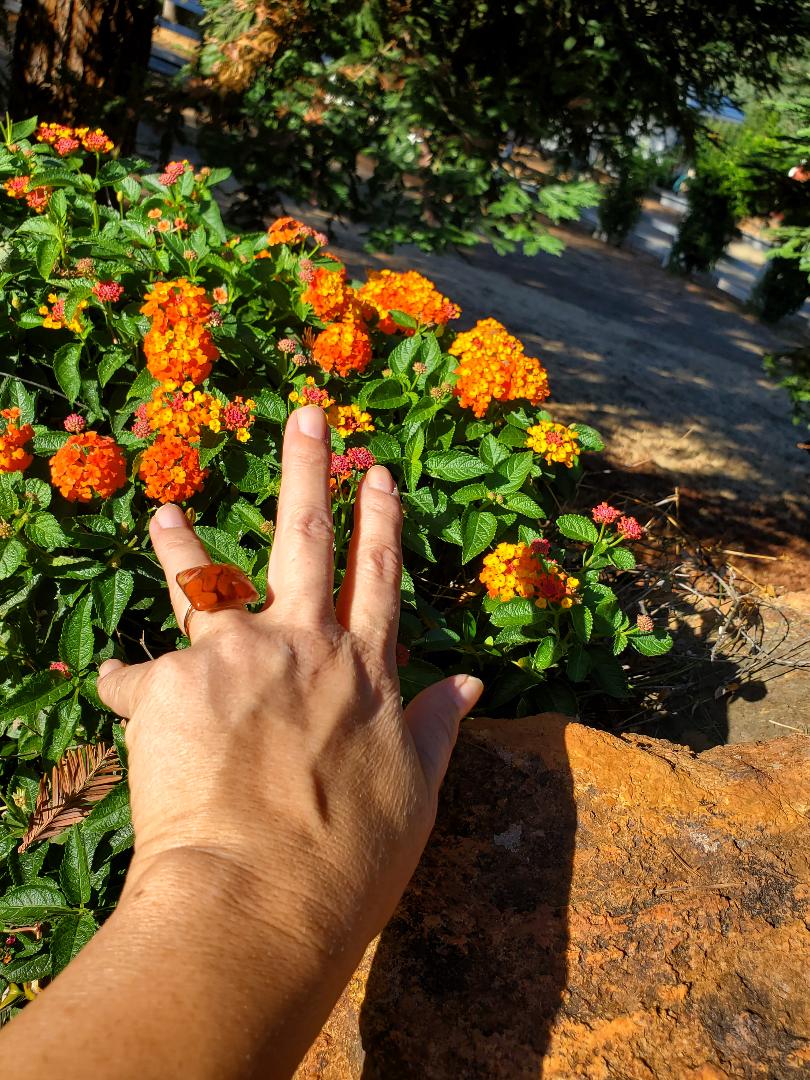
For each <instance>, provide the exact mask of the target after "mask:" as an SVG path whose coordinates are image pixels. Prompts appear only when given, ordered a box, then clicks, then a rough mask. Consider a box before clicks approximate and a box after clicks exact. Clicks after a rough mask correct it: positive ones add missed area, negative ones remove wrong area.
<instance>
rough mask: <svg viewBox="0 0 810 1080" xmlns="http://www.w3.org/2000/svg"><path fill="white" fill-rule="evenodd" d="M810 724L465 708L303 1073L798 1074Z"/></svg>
mask: <svg viewBox="0 0 810 1080" xmlns="http://www.w3.org/2000/svg"><path fill="white" fill-rule="evenodd" d="M809 809H810V738H807V737H805V736H801V735H794V736H791V737H789V738H784V739H778V740H773V741H771V742H768V743H763V744H753V745H740V746H726V747H719V748H716V749H714V750H710V751H707V752H706V753H703V754H701V755H698V756H696V755H695V754H693V753H692V752H690V751H688V750H684V749H683V748H680V747H676V746H674V745H672V744H670V743H666V742H662V741H657V740H652V739H647V738H643V737H640V736H627V737H624V738H616V737H615V736H612V735H609V734H607V733H605V732H601V731H596V730H593V729H589V728H585V727H582V726H581V725H579V724H575V723H570V722H567V721H566V719H565V718H564V717H558V716H552V715H546V716H540V717H532V718H529V719H521V720H476V721H468V722H467V723H466V724H465V726H464V729H463V733H462V737H461V739H460V741H459V746H458V748H457V751H456V754H455V755H454V758H453V763H452V765H451V769H450V773H449V774H448V777H447V781H446V783H445V786H444V789H443V793H442V800H441V807H440V811H439V818H438V822H437V825H436V830H435V833H434V835H433V837H432V839H431V842H430V844H429V846H428V849H427V851H426V852H425V856H424V858H423V860H422V863H421V864H420V866H419V869H418V870H417V872H416V874H415V875H414V878H413V881H412V883H411V885H410V887H409V890H408V892H407V894H406V896H405V897H404V899H403V901H402V903H401V904H400V907H399V909H398V910H397V912H396V914H395V916H394V918H393V919H392V921H391V922H390V924H389V925H388V927H387V928H386V929H385V931H384V932H383V934H382V935H381V937H380V938H379V939H377V940H376V941H375V942H373V943H372V945H371V946H370V947H369V949H368V951H367V953H366V955H365V957H364V959H363V962H362V964H361V965H360V967H359V968H358V970H357V972H356V973H355V975H354V977H353V979H352V981H351V983H350V985H349V986H348V987H347V989H346V991H345V993H344V994H343V997H342V998H341V1000H340V1002H339V1003H338V1005H337V1007H336V1008H335V1010H334V1012H333V1014H332V1016H331V1017H330V1019H329V1021H328V1022H327V1024H326V1025H325V1027H324V1029H323V1031H322V1032H321V1034H320V1036H319V1037H318V1039H317V1041H316V1043H315V1044H314V1046H313V1047H312V1048H311V1050H310V1052H309V1054H308V1056H307V1058H306V1059H305V1061H304V1062H303V1063H302V1065H301V1068H300V1070H299V1073H298V1080H314V1078H319V1080H360V1078H361V1077H362V1080H383V1078H384V1080H407V1078H410V1077H414V1078H417V1077H418V1078H420V1080H450V1078H452V1080H478V1078H486V1080H524V1078H525V1080H537V1078H539V1077H542V1078H543V1080H552V1078H566V1080H570V1078H576V1080H581V1078H582V1080H636V1078H638V1080H673V1078H675V1080H681V1078H683V1080H728V1078H732V1077H733V1078H735V1080H737V1078H748V1077H763V1078H765V1077H767V1078H768V1080H783V1078H784V1080H792V1078H796V1080H798V1078H799V1077H804V1078H806V1077H808V1076H810V1041H808V1038H807V1036H808V1034H810V997H809V996H808V994H807V976H808V972H810V925H809V924H808V896H810V886H808V880H810V875H808V863H810V836H809V835H808V825H807V814H808V810H809Z"/></svg>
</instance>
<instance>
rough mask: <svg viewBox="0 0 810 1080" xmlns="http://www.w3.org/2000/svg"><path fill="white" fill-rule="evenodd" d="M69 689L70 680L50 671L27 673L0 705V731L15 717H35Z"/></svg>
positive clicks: (67, 692) (66, 693) (63, 695)
mask: <svg viewBox="0 0 810 1080" xmlns="http://www.w3.org/2000/svg"><path fill="white" fill-rule="evenodd" d="M70 691H71V685H70V682H69V681H68V680H67V679H65V678H64V677H63V676H61V675H56V674H54V673H53V672H51V671H37V672H34V673H33V674H32V675H27V676H26V677H25V678H24V679H23V680H22V682H21V683H20V685H19V686H18V687H17V688H16V690H15V691H14V692H13V693H12V694H10V695H9V696H8V697H7V698H6V700H5V701H4V702H3V704H2V706H0V732H2V731H3V730H4V728H5V727H6V726H7V725H8V724H9V723H10V722H12V721H14V720H16V719H18V718H19V719H23V720H25V719H28V718H30V717H36V716H38V715H39V713H40V712H41V711H42V710H43V709H46V708H48V707H49V706H50V705H55V704H56V702H57V701H60V700H61V699H62V698H63V697H66V696H67V695H68V694H69V693H70Z"/></svg>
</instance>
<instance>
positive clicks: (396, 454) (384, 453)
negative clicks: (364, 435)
mask: <svg viewBox="0 0 810 1080" xmlns="http://www.w3.org/2000/svg"><path fill="white" fill-rule="evenodd" d="M368 448H369V450H370V451H371V453H372V454H373V455H374V457H375V458H376V460H377V461H378V462H380V463H381V464H382V463H384V462H389V461H399V459H400V458H401V457H402V447H401V446H400V444H399V440H398V439H395V438H394V436H393V435H386V433H385V432H383V431H379V432H377V434H376V435H372V436H371V440H370V442H369V444H368Z"/></svg>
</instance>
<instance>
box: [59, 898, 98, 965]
mask: <svg viewBox="0 0 810 1080" xmlns="http://www.w3.org/2000/svg"><path fill="white" fill-rule="evenodd" d="M97 929H98V927H97V926H96V921H95V919H94V918H93V916H92V915H91V914H90V912H89V911H84V912H82V913H81V914H75V915H64V916H63V917H62V918H61V919H59V921H58V922H57V924H56V926H55V928H54V932H53V937H52V938H51V962H52V965H53V967H52V973H53V975H58V974H59V972H60V971H63V970H64V969H65V968H66V967H67V965H68V964H69V963H70V961H71V960H72V959H73V957H74V956H76V954H77V953H79V952H80V951H81V950H82V949H83V948H84V946H85V945H86V944H87V943H88V941H90V939H91V938H92V937H93V935H94V934H95V932H96V930H97Z"/></svg>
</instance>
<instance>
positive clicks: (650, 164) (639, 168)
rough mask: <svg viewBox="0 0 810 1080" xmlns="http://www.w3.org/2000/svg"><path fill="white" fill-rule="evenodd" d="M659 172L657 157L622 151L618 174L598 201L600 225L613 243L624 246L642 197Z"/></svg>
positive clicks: (637, 217) (638, 214) (637, 215)
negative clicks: (623, 152)
mask: <svg viewBox="0 0 810 1080" xmlns="http://www.w3.org/2000/svg"><path fill="white" fill-rule="evenodd" d="M658 171H659V165H658V162H657V161H656V159H655V158H652V157H646V156H645V155H643V154H641V153H639V152H638V151H635V152H633V151H631V152H628V153H627V154H623V155H622V156H621V157H620V159H619V161H618V162H617V165H616V175H615V177H614V178H613V180H612V181H611V182H609V183H608V184H607V187H606V190H605V194H604V195H603V196H602V199H601V201H600V203H599V227H600V228H601V230H602V232H603V233H604V234H605V236H606V237H607V240H608V241H609V243H611V244H616V245H621V244H622V243H623V242H624V240H626V239H627V237H628V235H629V234H630V233H631V232H632V230H633V227H634V226H635V224H636V222H637V221H638V219H639V217H640V216H641V200H642V199H643V198H644V196H645V195H646V194H647V192H648V191H649V189H650V187H651V185H652V183H653V181H654V180H655V178H656V176H657V174H658Z"/></svg>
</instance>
